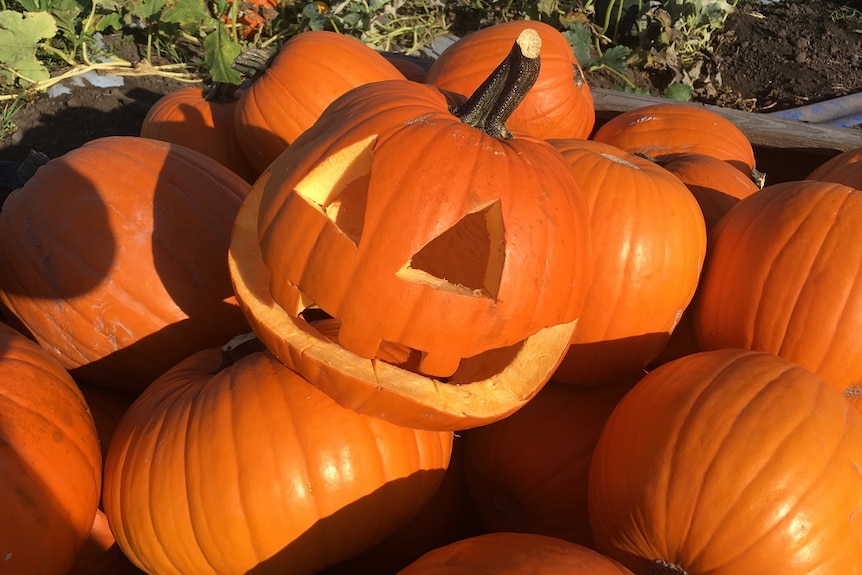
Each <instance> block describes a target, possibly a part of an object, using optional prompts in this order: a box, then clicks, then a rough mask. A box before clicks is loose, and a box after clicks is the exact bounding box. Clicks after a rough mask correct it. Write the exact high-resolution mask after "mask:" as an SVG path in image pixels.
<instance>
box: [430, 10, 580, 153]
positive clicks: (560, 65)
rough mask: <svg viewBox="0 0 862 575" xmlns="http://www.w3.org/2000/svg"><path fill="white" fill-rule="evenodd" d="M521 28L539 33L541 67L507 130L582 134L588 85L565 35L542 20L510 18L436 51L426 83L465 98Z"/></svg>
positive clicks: (561, 135)
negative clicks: (437, 54)
mask: <svg viewBox="0 0 862 575" xmlns="http://www.w3.org/2000/svg"><path fill="white" fill-rule="evenodd" d="M526 28H533V29H535V30H536V31H537V32H538V33H539V35H540V36H541V37H542V53H541V58H542V71H541V72H540V73H539V77H538V79H537V80H536V85H535V86H533V88H532V89H531V90H530V93H529V94H527V97H526V98H524V101H523V102H522V103H521V105H520V106H519V107H518V109H517V110H515V112H514V113H513V114H512V117H511V120H510V121H509V124H508V125H509V128H510V129H511V130H514V131H518V132H523V133H527V134H532V135H534V136H536V137H539V138H544V139H551V138H586V137H587V136H589V135H590V132H592V130H593V126H594V125H595V121H596V113H595V109H594V107H593V96H592V93H591V92H590V86H589V84H588V83H587V81H586V78H585V77H584V73H583V70H581V67H580V65H578V61H577V60H576V59H575V56H574V53H573V52H572V49H571V47H570V46H569V43H568V41H567V40H566V38H565V37H564V36H563V35H562V34H561V33H560V31H559V30H557V29H556V28H554V27H553V26H550V25H548V24H545V23H543V22H539V21H535V20H514V21H510V22H502V23H499V24H495V25H493V26H489V27H487V28H482V29H481V30H478V31H476V32H472V33H470V34H468V35H467V36H464V37H463V38H461V39H460V40H458V41H457V42H455V43H454V44H452V45H451V46H448V47H447V48H446V49H445V50H444V51H443V52H442V53H441V54H440V56H439V57H438V58H437V59H436V60H435V61H434V63H433V64H432V65H431V68H430V69H429V70H428V73H427V75H426V77H425V81H426V82H427V83H429V84H433V85H435V86H437V87H439V88H442V89H444V90H449V91H451V92H455V93H457V94H463V95H465V96H469V95H470V94H472V93H473V92H474V91H475V90H476V89H477V88H478V87H479V85H480V84H481V83H482V82H483V81H484V80H485V78H486V77H487V76H488V74H489V73H490V72H491V70H493V69H494V67H495V66H496V65H497V64H498V63H499V62H500V60H502V59H503V57H504V56H505V55H506V52H508V51H509V48H511V46H512V42H514V41H515V38H516V37H517V36H518V33H519V32H521V31H522V30H524V29H526Z"/></svg>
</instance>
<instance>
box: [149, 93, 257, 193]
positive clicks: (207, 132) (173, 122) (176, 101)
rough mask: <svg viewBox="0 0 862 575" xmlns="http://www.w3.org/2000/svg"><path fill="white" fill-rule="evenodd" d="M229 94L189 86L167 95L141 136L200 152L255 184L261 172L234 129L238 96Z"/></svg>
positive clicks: (161, 99)
mask: <svg viewBox="0 0 862 575" xmlns="http://www.w3.org/2000/svg"><path fill="white" fill-rule="evenodd" d="M225 92H226V90H212V91H210V90H206V91H205V90H204V89H203V88H201V87H198V86H188V87H186V88H181V89H179V90H174V91H173V92H170V93H168V94H165V95H164V96H162V97H161V98H159V99H158V100H157V101H156V103H155V104H153V105H152V107H151V108H150V109H149V111H148V112H147V115H146V116H145V117H144V120H143V123H142V124H141V137H142V138H153V139H156V140H164V141H165V142H172V143H174V144H181V145H183V146H186V147H187V148H191V149H193V150H197V151H198V152H201V153H203V154H206V155H207V156H209V157H211V158H213V159H214V160H217V161H218V162H219V163H220V164H222V165H224V166H226V167H228V168H230V169H231V170H233V171H234V172H236V173H237V174H239V175H240V176H242V178H243V179H244V180H246V181H248V182H253V181H254V180H255V178H256V177H257V171H255V169H254V168H252V167H251V164H249V163H248V160H247V159H246V157H245V153H244V152H243V151H242V148H241V147H240V145H239V140H238V139H237V137H236V131H235V129H234V111H235V109H236V99H235V98H236V97H235V96H231V95H228V94H226V93H225Z"/></svg>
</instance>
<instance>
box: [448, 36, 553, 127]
mask: <svg viewBox="0 0 862 575" xmlns="http://www.w3.org/2000/svg"><path fill="white" fill-rule="evenodd" d="M541 49H542V39H541V38H540V37H539V33H538V32H536V31H535V30H534V29H532V28H526V29H524V30H523V31H521V33H520V34H519V35H518V38H517V39H516V40H515V43H514V44H513V45H512V49H511V50H510V51H509V54H508V55H507V56H506V58H505V59H504V60H503V61H502V62H500V65H499V66H497V67H496V68H495V69H494V71H493V72H491V75H490V76H488V78H487V79H486V80H485V81H484V82H482V85H481V86H479V87H478V88H477V89H476V91H475V92H473V95H472V96H470V98H469V99H468V100H467V101H466V102H464V103H463V104H461V105H460V106H455V107H454V108H453V109H452V114H454V115H455V116H457V117H458V119H459V120H461V121H462V122H464V123H466V124H470V125H471V126H473V127H475V128H479V129H480V130H482V131H484V132H485V133H487V134H488V135H490V136H493V137H495V138H504V139H508V138H511V137H512V135H511V134H510V133H509V130H508V129H507V128H506V125H505V124H506V121H507V120H508V119H509V116H511V115H512V112H514V111H515V108H517V107H518V104H520V103H521V101H522V100H523V99H524V97H525V96H526V95H527V92H529V91H530V88H532V87H533V84H535V83H536V78H538V77H539V69H540V67H541V59H540V58H539V53H540V52H541Z"/></svg>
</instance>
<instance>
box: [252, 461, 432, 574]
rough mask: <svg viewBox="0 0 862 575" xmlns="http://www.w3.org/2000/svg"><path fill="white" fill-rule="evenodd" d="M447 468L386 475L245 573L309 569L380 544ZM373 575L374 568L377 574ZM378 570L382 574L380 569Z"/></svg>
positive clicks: (404, 520) (424, 498)
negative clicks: (383, 481) (373, 487)
mask: <svg viewBox="0 0 862 575" xmlns="http://www.w3.org/2000/svg"><path fill="white" fill-rule="evenodd" d="M444 472H445V470H442V469H438V470H420V471H417V472H415V473H413V474H411V475H409V476H407V477H404V478H400V479H395V480H392V481H389V482H388V483H386V484H384V485H383V486H381V487H379V488H378V489H376V490H374V491H373V492H371V493H369V494H368V495H366V496H365V497H362V498H361V499H358V500H356V501H353V502H352V503H350V504H349V505H346V506H344V507H342V508H341V509H339V510H338V511H337V512H336V513H334V514H332V515H330V516H328V517H323V518H321V519H319V520H318V521H317V522H315V523H314V525H312V526H311V527H309V528H308V529H307V530H305V531H304V532H303V533H302V534H301V535H300V536H299V537H297V538H296V539H294V540H293V541H292V542H291V543H290V544H288V545H287V546H286V547H284V548H283V549H281V550H280V551H279V552H277V553H276V554H275V555H273V556H272V557H270V558H268V559H265V560H263V561H261V562H260V563H259V564H258V565H256V566H255V567H253V568H251V569H249V570H248V571H246V573H247V574H248V575H283V574H284V573H290V574H291V575H313V574H316V573H318V572H319V571H321V570H322V569H324V568H326V567H328V566H331V565H334V564H336V563H339V562H340V561H344V560H346V559H350V558H351V557H354V556H356V555H358V554H360V553H362V552H363V551H365V550H367V549H369V548H371V547H372V546H374V545H376V544H378V543H379V542H380V541H382V540H383V539H384V538H386V537H387V536H389V535H390V534H391V533H393V532H394V531H395V530H396V529H398V528H399V527H401V526H403V525H405V524H406V523H407V522H408V521H410V520H411V518H412V517H414V516H415V515H416V514H417V513H418V512H419V510H420V508H421V507H422V505H423V504H424V502H425V501H427V496H423V494H427V495H430V494H431V493H433V492H434V491H435V489H434V485H440V484H441V482H442V479H443V475H444ZM375 575H377V574H375ZM380 575H382V574H380Z"/></svg>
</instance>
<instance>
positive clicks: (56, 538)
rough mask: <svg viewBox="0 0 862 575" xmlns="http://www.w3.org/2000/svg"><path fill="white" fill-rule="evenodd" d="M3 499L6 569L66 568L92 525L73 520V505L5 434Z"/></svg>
mask: <svg viewBox="0 0 862 575" xmlns="http://www.w3.org/2000/svg"><path fill="white" fill-rule="evenodd" d="M0 400H2V397H0ZM31 447H34V446H31ZM0 501H2V502H3V503H2V509H3V511H2V520H0V542H2V544H0V562H2V566H3V573H5V574H9V575H53V574H56V573H66V572H67V571H68V570H69V568H70V567H71V565H72V562H73V560H74V558H75V554H76V552H77V549H78V547H79V546H80V545H81V544H82V540H83V536H84V533H85V532H86V530H83V532H82V530H81V528H80V527H76V526H75V525H73V523H72V521H71V520H70V515H71V512H70V511H69V509H68V508H67V507H66V506H64V505H63V503H62V502H61V501H60V500H59V498H58V497H57V496H56V495H55V494H54V493H53V492H52V490H51V488H50V487H49V486H48V485H47V484H46V483H45V481H44V480H43V479H42V477H41V476H40V474H39V472H37V471H36V470H35V469H33V468H32V467H31V466H30V465H29V464H28V463H27V462H26V461H24V459H23V458H22V457H21V455H19V453H18V452H17V451H16V448H15V447H14V446H12V445H10V444H9V443H7V441H5V438H0ZM93 512H94V513H95V508H94V509H93Z"/></svg>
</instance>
